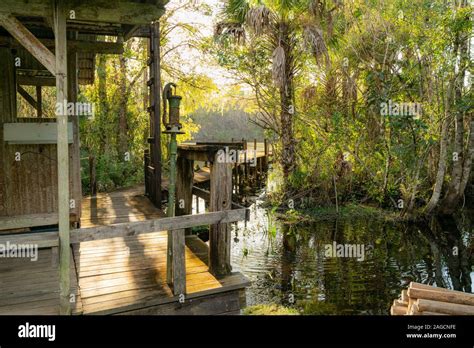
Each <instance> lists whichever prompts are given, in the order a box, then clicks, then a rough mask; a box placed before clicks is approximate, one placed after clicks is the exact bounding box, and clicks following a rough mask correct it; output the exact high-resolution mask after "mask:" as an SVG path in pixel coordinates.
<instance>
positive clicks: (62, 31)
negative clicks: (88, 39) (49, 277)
mask: <svg viewBox="0 0 474 348" xmlns="http://www.w3.org/2000/svg"><path fill="white" fill-rule="evenodd" d="M64 5H65V3H64V1H63V0H56V1H55V8H54V36H55V40H56V66H55V70H53V71H55V72H56V102H57V103H59V104H60V105H64V103H67V48H66V9H65V7H64ZM48 52H49V51H48ZM49 68H51V67H49ZM49 68H48V69H49ZM56 109H58V108H56ZM60 109H61V110H64V109H65V108H64V107H63V108H60ZM67 121H68V118H67V115H64V114H63V113H62V112H61V113H59V114H57V115H56V122H57V126H58V130H57V132H58V141H57V151H58V207H59V211H58V215H59V272H60V273H59V289H60V314H62V315H70V314H71V306H70V303H69V296H70V293H71V284H70V282H71V280H70V274H69V273H70V256H71V255H70V243H69V237H70V236H69V146H68V131H67V123H68V122H67Z"/></svg>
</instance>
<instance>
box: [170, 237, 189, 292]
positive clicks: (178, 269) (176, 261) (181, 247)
mask: <svg viewBox="0 0 474 348" xmlns="http://www.w3.org/2000/svg"><path fill="white" fill-rule="evenodd" d="M184 231H185V230H184V229H180V230H174V231H170V232H171V243H172V253H173V257H172V267H171V269H172V285H173V294H174V295H176V296H179V295H181V294H185V293H186V263H185V249H186V240H185V232H184Z"/></svg>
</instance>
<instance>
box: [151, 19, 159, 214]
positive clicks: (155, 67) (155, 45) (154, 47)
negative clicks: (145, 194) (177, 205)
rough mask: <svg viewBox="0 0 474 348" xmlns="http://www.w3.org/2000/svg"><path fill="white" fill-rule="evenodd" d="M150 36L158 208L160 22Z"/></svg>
mask: <svg viewBox="0 0 474 348" xmlns="http://www.w3.org/2000/svg"><path fill="white" fill-rule="evenodd" d="M150 29H151V37H150V58H151V60H150V62H151V64H150V81H153V83H152V84H151V85H150V101H151V105H150V109H151V115H150V116H151V119H150V126H151V127H150V129H151V131H152V134H151V138H152V139H153V141H152V143H151V144H150V162H151V164H152V166H153V168H154V172H153V173H154V175H153V180H152V181H151V184H152V185H153V189H152V190H151V192H153V193H154V197H152V201H153V202H154V203H155V205H156V206H157V207H158V208H161V109H160V107H161V102H160V98H161V90H160V85H161V73H160V72H161V71H160V70H161V69H160V23H159V21H156V22H154V23H153V24H152V25H151V28H150Z"/></svg>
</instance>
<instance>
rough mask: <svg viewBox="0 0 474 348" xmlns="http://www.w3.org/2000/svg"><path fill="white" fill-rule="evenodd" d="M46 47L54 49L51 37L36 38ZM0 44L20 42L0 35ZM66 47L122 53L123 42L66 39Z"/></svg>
mask: <svg viewBox="0 0 474 348" xmlns="http://www.w3.org/2000/svg"><path fill="white" fill-rule="evenodd" d="M38 40H39V41H40V42H41V43H42V44H43V45H44V46H45V47H46V48H49V49H51V50H52V49H54V40H53V39H38ZM0 46H8V47H11V48H18V47H21V44H20V43H19V42H18V41H17V40H14V39H12V38H10V37H6V36H0ZM67 49H68V51H69V52H71V51H74V52H78V53H99V54H122V53H123V44H122V43H120V42H105V41H88V40H68V41H67Z"/></svg>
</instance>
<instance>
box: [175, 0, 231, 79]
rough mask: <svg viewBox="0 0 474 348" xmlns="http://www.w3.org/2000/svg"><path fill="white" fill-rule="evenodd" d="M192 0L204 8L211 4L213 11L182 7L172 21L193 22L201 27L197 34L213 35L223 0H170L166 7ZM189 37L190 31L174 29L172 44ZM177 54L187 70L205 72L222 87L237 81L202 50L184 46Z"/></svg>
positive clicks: (177, 43) (184, 69)
mask: <svg viewBox="0 0 474 348" xmlns="http://www.w3.org/2000/svg"><path fill="white" fill-rule="evenodd" d="M190 1H193V3H194V4H196V5H198V6H201V7H202V8H204V7H205V6H209V8H210V9H211V12H210V13H209V15H204V14H202V13H200V12H197V11H193V10H186V9H180V10H178V11H177V12H176V13H175V14H174V15H173V16H172V17H171V18H170V21H171V22H173V23H178V22H181V23H186V24H192V25H194V26H196V27H197V28H198V29H199V32H198V34H197V35H200V36H202V37H210V36H212V35H213V32H214V25H215V22H216V18H217V15H218V13H219V8H220V6H221V5H220V4H221V3H222V0H170V2H169V3H168V4H167V5H166V8H167V9H171V8H176V7H177V6H181V5H183V4H184V3H189V2H190ZM187 39H189V33H187V32H184V31H182V30H180V31H178V30H176V31H173V33H172V35H170V46H177V45H179V44H180V43H182V42H183V41H186V40H187ZM176 54H177V55H179V57H180V58H181V60H182V62H183V65H182V69H183V71H185V72H186V71H189V72H191V71H194V72H196V73H202V74H205V75H207V76H209V77H211V78H212V79H213V80H214V82H215V83H216V85H217V86H218V87H220V88H223V87H225V86H228V85H229V84H233V83H235V80H233V79H232V78H231V76H230V74H229V72H227V71H226V70H225V69H223V68H221V67H219V66H218V65H217V64H215V63H212V57H206V56H204V55H203V53H202V52H199V51H198V50H196V49H193V48H190V47H185V46H182V47H180V48H179V49H178V50H177V53H176ZM210 63H212V64H210Z"/></svg>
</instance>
